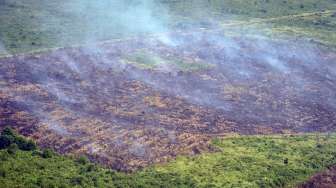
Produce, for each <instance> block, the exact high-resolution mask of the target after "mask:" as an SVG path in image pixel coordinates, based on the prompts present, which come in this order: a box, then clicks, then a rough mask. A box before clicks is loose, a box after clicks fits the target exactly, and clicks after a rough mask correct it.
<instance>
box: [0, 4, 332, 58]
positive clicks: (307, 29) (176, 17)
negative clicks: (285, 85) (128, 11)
mask: <svg viewBox="0 0 336 188" xmlns="http://www.w3.org/2000/svg"><path fill="white" fill-rule="evenodd" d="M164 2H165V4H164V6H166V7H169V8H168V12H169V15H170V17H171V19H170V20H169V23H170V25H172V26H174V25H176V24H178V23H179V22H181V21H182V20H189V21H193V22H195V21H196V22H197V21H207V20H209V19H210V18H209V16H210V17H214V18H215V19H216V20H222V21H223V22H224V23H225V22H227V21H230V20H231V21H232V20H235V19H238V20H245V21H249V20H251V19H254V18H274V17H281V16H288V15H295V14H302V13H306V12H322V11H323V10H336V2H335V0H324V1H317V0H301V1H298V0H283V1H279V0H252V1H247V0H210V1H204V0H184V1H164ZM85 3H86V4H88V5H87V6H89V8H88V9H87V10H86V9H84V10H86V11H84V12H76V11H77V9H76V7H83V5H84V4H85ZM69 7H75V8H73V9H74V10H72V9H70V8H69ZM102 8H104V6H100V5H95V4H94V3H93V4H92V3H90V1H78V0H71V1H66V0H58V1H56V0H51V1H42V0H30V1H29V3H27V2H26V1H23V0H11V1H9V0H4V1H1V2H0V54H2V55H4V54H15V53H24V52H31V51H36V50H41V49H45V48H54V47H63V46H71V45H78V44H83V43H86V42H88V39H90V40H94V41H104V40H110V39H115V38H122V37H127V36H128V35H134V34H136V33H137V32H136V31H135V32H134V33H133V32H131V31H129V30H125V28H123V27H122V23H121V22H127V21H125V20H120V19H116V18H117V17H116V16H114V15H113V14H112V15H110V14H109V13H110V12H111V11H110V10H104V9H102ZM69 9H70V10H69ZM100 10H102V11H100ZM159 10H160V9H159ZM154 14H158V15H160V14H162V13H161V12H160V11H156V12H155V11H154ZM312 19H313V20H312ZM321 20H322V21H321ZM316 21H321V23H322V24H320V25H316ZM334 23H335V18H334V17H324V16H319V15H316V16H313V17H307V18H303V19H290V18H289V19H284V20H281V21H274V22H273V23H272V25H269V26H268V27H270V28H271V31H274V32H277V33H281V34H289V35H291V36H292V33H295V35H297V36H299V37H301V36H302V37H309V38H312V39H316V40H318V41H321V42H323V43H326V44H328V45H329V44H335V34H334V33H333V32H332V30H333V29H334V28H335V25H334ZM130 24H132V23H130ZM139 27H140V26H139ZM239 27H245V26H244V24H242V25H239Z"/></svg>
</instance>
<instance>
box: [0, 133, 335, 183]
mask: <svg viewBox="0 0 336 188" xmlns="http://www.w3.org/2000/svg"><path fill="white" fill-rule="evenodd" d="M2 135H6V134H4V133H3V134H2ZM213 144H214V146H215V147H217V148H218V152H216V153H208V154H202V155H199V156H195V157H178V158H177V159H176V160H175V161H172V162H170V163H168V164H163V165H156V166H153V167H150V168H147V169H144V170H141V171H138V172H135V173H133V174H124V173H120V172H115V171H112V170H108V169H105V168H102V167H100V166H97V165H94V164H92V163H90V162H89V161H88V160H87V159H86V158H85V157H80V158H77V159H76V158H74V157H71V156H61V155H58V154H55V153H54V152H52V151H51V150H43V151H41V150H40V149H36V150H32V151H24V150H19V148H17V147H16V148H15V145H13V144H12V145H10V146H8V147H7V148H4V149H2V150H0V160H1V163H0V185H1V186H2V187H122V188H124V187H291V186H293V185H296V184H298V183H300V182H302V181H304V180H306V179H307V178H308V177H309V176H311V175H312V174H314V173H315V172H318V171H321V170H323V169H325V168H326V167H328V166H329V165H331V164H335V163H336V135H335V134H332V135H298V136H236V137H231V138H224V139H215V140H214V141H213ZM12 150H15V151H14V152H12Z"/></svg>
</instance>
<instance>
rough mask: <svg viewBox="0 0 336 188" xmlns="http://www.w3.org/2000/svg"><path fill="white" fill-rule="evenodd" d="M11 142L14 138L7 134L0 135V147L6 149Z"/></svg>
mask: <svg viewBox="0 0 336 188" xmlns="http://www.w3.org/2000/svg"><path fill="white" fill-rule="evenodd" d="M12 143H14V138H13V137H12V136H9V135H1V136H0V149H6V148H7V147H9V146H10V145H11V144H12Z"/></svg>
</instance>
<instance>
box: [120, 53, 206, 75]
mask: <svg viewBox="0 0 336 188" xmlns="http://www.w3.org/2000/svg"><path fill="white" fill-rule="evenodd" d="M123 62H124V63H127V64H132V65H135V66H137V67H139V68H141V69H148V70H161V71H171V70H175V71H184V72H190V71H199V70H204V69H209V68H211V67H213V65H211V64H208V63H205V62H189V61H186V60H181V59H177V58H176V59H174V58H173V59H166V58H162V57H160V56H158V55H156V54H153V53H147V52H145V51H138V52H135V53H134V54H131V55H129V56H128V57H125V58H124V61H123Z"/></svg>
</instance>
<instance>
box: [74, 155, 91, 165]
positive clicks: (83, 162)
mask: <svg viewBox="0 0 336 188" xmlns="http://www.w3.org/2000/svg"><path fill="white" fill-rule="evenodd" d="M77 162H78V163H79V164H82V165H85V164H87V163H89V159H88V158H87V157H85V156H80V157H79V158H78V159H77Z"/></svg>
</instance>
